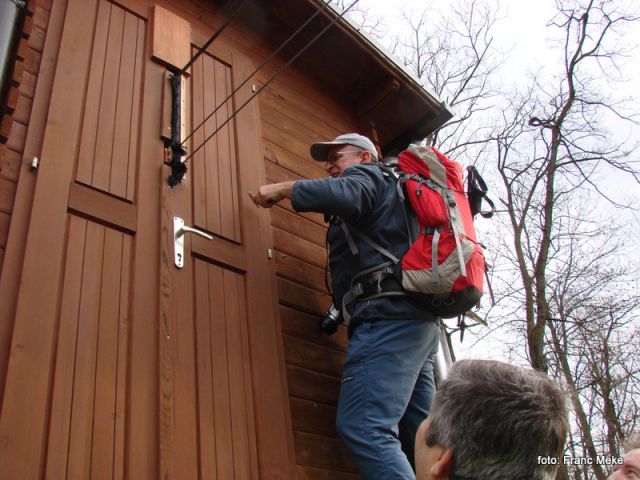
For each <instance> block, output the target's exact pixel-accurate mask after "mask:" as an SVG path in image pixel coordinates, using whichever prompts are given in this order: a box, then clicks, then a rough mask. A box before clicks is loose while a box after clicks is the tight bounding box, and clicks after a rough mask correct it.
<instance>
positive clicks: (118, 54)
mask: <svg viewBox="0 0 640 480" xmlns="http://www.w3.org/2000/svg"><path fill="white" fill-rule="evenodd" d="M144 39H145V23H144V21H143V20H142V19H140V18H139V17H137V16H136V15H134V14H132V13H129V12H127V11H125V10H124V9H122V8H121V7H119V6H116V5H114V4H112V3H111V2H109V1H106V0H101V1H100V4H99V7H98V12H97V19H96V29H95V35H94V38H93V48H92V52H91V58H90V72H89V81H88V86H87V91H86V102H85V108H84V118H83V122H82V135H81V138H80V154H79V158H78V166H77V173H76V180H77V181H78V182H81V183H83V184H85V185H89V186H92V187H95V188H96V189H99V190H101V191H103V192H106V193H110V194H112V195H115V196H117V197H120V198H123V199H125V200H128V201H133V199H134V196H135V190H134V188H135V172H136V158H137V152H138V137H139V128H138V124H139V108H138V106H139V105H140V95H141V90H142V68H143V52H144Z"/></svg>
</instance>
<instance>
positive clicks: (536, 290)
mask: <svg viewBox="0 0 640 480" xmlns="http://www.w3.org/2000/svg"><path fill="white" fill-rule="evenodd" d="M568 5H569V2H557V15H556V17H555V18H554V19H553V21H552V22H551V23H550V27H555V28H556V29H558V30H559V31H560V32H562V41H561V45H562V52H563V60H562V71H561V73H560V74H559V75H558V76H556V77H555V78H554V79H552V80H544V79H542V78H534V79H533V81H532V82H531V84H530V86H529V88H528V90H527V91H526V92H525V93H524V94H521V95H520V96H511V97H510V98H509V101H508V102H505V103H504V108H503V111H502V115H501V118H500V122H499V123H500V124H501V126H500V128H498V129H497V130H496V132H497V134H496V141H495V152H496V160H497V161H496V164H497V170H498V173H499V176H500V179H501V181H502V187H503V192H504V194H503V196H502V198H501V201H502V203H503V205H504V208H505V213H506V222H505V223H506V224H507V227H508V228H509V230H510V232H511V234H512V237H511V241H510V242H509V243H510V244H509V245H508V248H505V249H504V250H503V252H504V256H505V258H508V259H510V262H511V265H513V267H514V270H513V272H514V274H515V277H516V278H517V280H518V281H514V277H511V281H510V291H508V292H507V294H508V295H510V298H511V299H512V300H517V303H516V305H519V306H520V308H519V309H517V308H515V310H516V311H518V310H519V312H520V313H516V318H515V322H516V325H517V324H518V323H519V324H520V325H522V328H518V329H517V331H518V332H522V333H523V334H524V336H523V339H524V342H525V345H526V354H527V360H528V361H529V363H530V364H531V365H532V366H533V367H534V368H536V369H539V370H541V371H544V372H548V373H549V374H551V375H553V376H554V377H556V378H558V379H560V380H561V381H563V383H565V385H566V386H567V390H568V392H569V394H570V399H571V403H572V407H573V408H572V410H573V419H574V423H575V425H574V428H575V429H574V430H573V431H572V435H571V438H570V444H569V447H568V448H569V451H570V452H573V454H574V455H577V456H580V457H586V458H591V459H593V461H592V462H591V463H590V464H588V465H572V466H570V467H569V468H567V470H566V471H565V472H564V474H565V475H567V474H568V475H570V476H571V477H572V478H575V479H578V478H585V479H586V478H596V479H598V480H600V479H605V478H606V476H607V472H606V471H605V468H604V467H603V466H601V465H599V464H598V463H597V462H596V461H595V459H596V458H597V457H598V455H602V454H603V453H605V452H606V453H609V454H610V455H614V456H616V455H618V454H619V450H618V449H619V447H618V446H619V445H620V443H621V440H622V439H623V437H624V435H625V434H627V433H629V432H630V431H631V430H630V429H631V428H635V427H636V426H637V425H636V423H635V422H636V416H637V410H635V411H633V409H634V408H637V404H636V403H635V400H634V399H635V397H634V394H635V393H636V392H637V390H638V384H639V383H640V375H639V374H638V370H637V367H638V356H637V352H636V350H637V349H634V348H629V345H628V341H627V340H626V338H628V337H627V335H632V334H633V333H634V332H637V322H636V323H634V322H633V319H635V315H636V314H637V313H638V309H639V307H640V297H639V295H638V291H637V288H635V289H634V288H628V286H629V285H633V286H634V287H637V285H634V281H635V280H634V279H635V274H636V273H637V263H636V264H635V265H634V260H635V259H636V256H631V255H629V256H627V257H626V258H625V259H624V262H622V263H621V264H620V265H618V266H616V260H617V258H618V257H620V256H621V255H622V254H623V251H622V250H621V248H622V247H621V246H620V245H618V243H619V239H620V238H623V236H624V229H623V228H621V227H620V226H618V227H617V228H613V225H614V221H613V220H612V219H611V218H606V217H605V216H604V215H603V211H604V210H605V209H604V208H599V205H604V204H606V205H607V210H611V209H615V208H621V207H623V206H624V205H623V202H621V201H620V200H619V199H614V196H613V195H611V189H610V187H611V186H612V185H615V184H614V183H613V182H608V183H606V182H603V179H605V180H606V178H607V177H609V178H610V177H611V176H613V175H617V176H618V178H624V176H625V175H624V174H626V177H627V179H628V180H629V181H630V182H634V183H638V182H639V181H640V177H639V175H638V170H637V163H635V161H634V159H633V156H632V155H631V152H632V151H633V149H634V147H635V145H631V144H630V143H628V142H625V141H617V140H616V137H615V136H614V135H613V134H612V132H611V131H610V129H609V128H608V125H609V124H610V122H611V121H612V120H615V121H617V122H621V121H625V122H627V123H628V124H631V125H635V126H636V127H637V119H636V118H634V116H633V115H631V114H629V113H627V112H626V111H625V110H626V109H628V107H629V106H630V104H629V103H628V99H616V98H614V97H613V94H612V93H610V92H611V88H610V87H609V88H606V82H602V81H601V79H603V78H604V79H605V80H606V81H607V82H612V81H613V80H614V78H612V75H611V74H610V72H614V73H615V74H616V75H617V73H618V72H619V70H618V68H617V66H618V63H617V62H618V60H619V56H620V54H621V53H623V51H622V43H620V41H619V38H618V37H617V34H619V33H622V31H623V29H624V27H625V26H627V25H628V24H629V23H630V22H635V21H636V20H637V17H635V16H632V15H627V14H623V13H620V12H619V11H616V7H617V5H618V3H615V2H611V1H608V0H598V1H596V0H591V1H586V2H582V3H580V2H577V1H576V2H570V5H571V7H568ZM607 186H608V187H609V188H607ZM584 198H586V199H587V200H583V199H584ZM619 215H620V214H619V213H618V216H619ZM614 218H615V216H614ZM513 322H514V318H510V319H509V320H508V325H509V326H511V327H512V326H513ZM505 323H507V322H505ZM630 409H631V410H630Z"/></svg>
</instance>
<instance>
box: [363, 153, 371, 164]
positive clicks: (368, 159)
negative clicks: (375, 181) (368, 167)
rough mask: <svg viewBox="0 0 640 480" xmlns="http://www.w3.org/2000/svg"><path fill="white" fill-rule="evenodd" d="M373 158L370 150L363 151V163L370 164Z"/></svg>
mask: <svg viewBox="0 0 640 480" xmlns="http://www.w3.org/2000/svg"><path fill="white" fill-rule="evenodd" d="M371 159H372V156H371V152H370V151H369V150H363V151H362V162H361V163H369V162H371Z"/></svg>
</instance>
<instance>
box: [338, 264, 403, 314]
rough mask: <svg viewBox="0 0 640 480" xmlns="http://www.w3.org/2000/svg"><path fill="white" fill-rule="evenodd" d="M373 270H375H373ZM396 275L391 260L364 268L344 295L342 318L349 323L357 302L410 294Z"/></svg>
mask: <svg viewBox="0 0 640 480" xmlns="http://www.w3.org/2000/svg"><path fill="white" fill-rule="evenodd" d="M372 270H373V271H372ZM408 295H409V294H408V293H407V292H406V291H405V290H404V289H403V288H402V284H401V283H400V281H399V280H398V278H397V277H396V272H395V271H394V269H393V267H392V266H391V262H386V263H385V264H382V265H376V266H375V267H372V268H370V269H366V270H363V271H362V272H359V273H358V274H356V275H355V276H354V277H353V280H352V281H351V289H350V290H349V291H348V292H347V293H345V295H344V297H342V318H343V319H344V323H345V324H346V325H349V322H350V320H351V311H352V310H353V308H352V306H353V305H354V304H355V303H357V302H363V301H365V300H372V299H374V298H381V297H390V296H408Z"/></svg>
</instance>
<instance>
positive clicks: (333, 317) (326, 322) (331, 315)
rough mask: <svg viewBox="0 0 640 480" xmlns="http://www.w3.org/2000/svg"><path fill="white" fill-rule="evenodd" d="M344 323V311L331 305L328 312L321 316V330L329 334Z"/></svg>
mask: <svg viewBox="0 0 640 480" xmlns="http://www.w3.org/2000/svg"><path fill="white" fill-rule="evenodd" d="M341 323H342V312H341V311H340V310H338V309H337V308H336V306H335V305H331V306H330V307H329V310H327V313H325V314H324V315H323V316H322V317H320V323H319V325H320V330H322V331H323V332H324V333H326V334H327V335H333V334H334V333H336V331H337V330H338V325H340V324H341Z"/></svg>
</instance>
